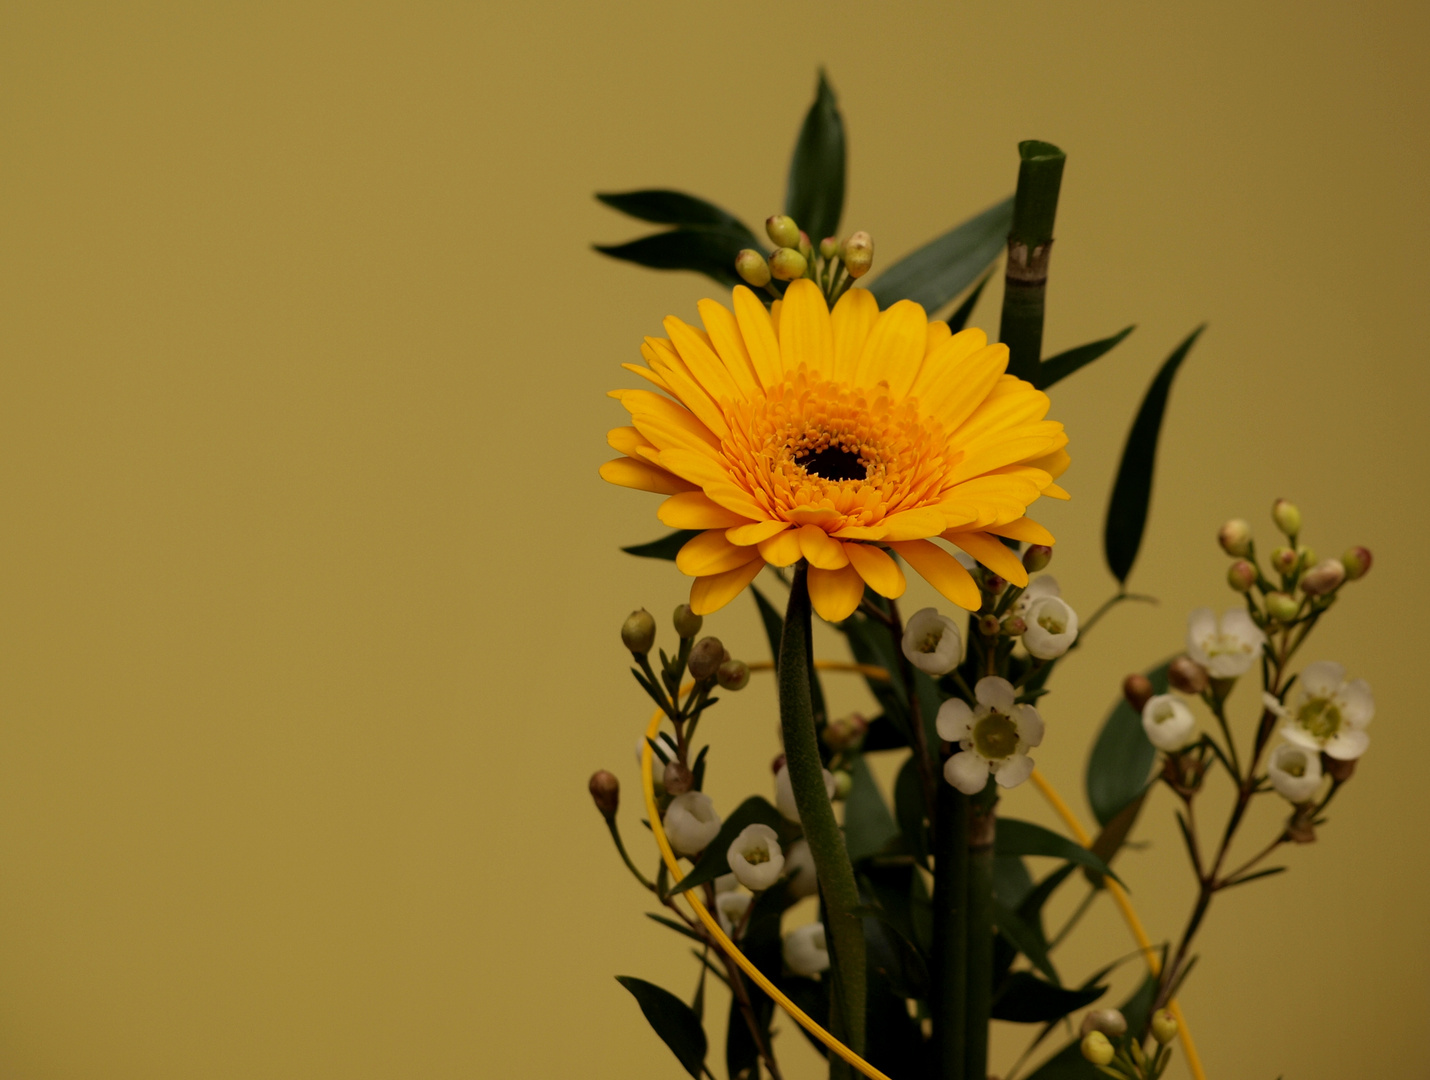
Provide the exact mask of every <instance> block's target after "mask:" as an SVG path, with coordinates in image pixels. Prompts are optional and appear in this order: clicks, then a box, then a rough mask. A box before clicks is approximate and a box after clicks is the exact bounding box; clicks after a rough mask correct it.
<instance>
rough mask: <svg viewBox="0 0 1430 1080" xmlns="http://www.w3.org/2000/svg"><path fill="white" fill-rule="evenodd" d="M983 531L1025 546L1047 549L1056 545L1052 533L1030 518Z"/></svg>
mask: <svg viewBox="0 0 1430 1080" xmlns="http://www.w3.org/2000/svg"><path fill="white" fill-rule="evenodd" d="M984 531H985V532H991V533H992V534H993V535H994V536H1006V537H1007V538H1008V539H1009V540H1021V541H1023V543H1025V544H1046V545H1047V546H1048V547H1052V546H1053V545H1054V544H1056V543H1057V541H1056V540H1055V539H1053V534H1052V533H1050V532H1048V530H1047V529H1045V528H1043V527H1042V526H1041V525H1039V524H1038V523H1037V522H1036V521H1034V520H1033V519H1032V518H1030V517H1021V518H1019V519H1018V520H1017V521H1010V522H1008V523H1007V524H1006V525H994V526H990V527H989V528H987V529H985V530H984ZM974 558H977V556H974Z"/></svg>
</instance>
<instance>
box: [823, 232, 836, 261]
mask: <svg viewBox="0 0 1430 1080" xmlns="http://www.w3.org/2000/svg"><path fill="white" fill-rule="evenodd" d="M837 254H839V237H837V236H826V237H825V238H824V239H823V240H821V241H820V242H819V257H820V258H821V259H825V260H826V261H827V260H829V259H832V258H834V256H835V255H837Z"/></svg>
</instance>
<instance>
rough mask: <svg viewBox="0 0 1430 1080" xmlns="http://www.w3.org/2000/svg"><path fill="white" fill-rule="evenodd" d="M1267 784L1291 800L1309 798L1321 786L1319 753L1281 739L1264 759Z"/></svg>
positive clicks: (1306, 799) (1305, 799) (1302, 800)
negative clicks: (1269, 756)
mask: <svg viewBox="0 0 1430 1080" xmlns="http://www.w3.org/2000/svg"><path fill="white" fill-rule="evenodd" d="M1266 772H1267V774H1268V775H1269V776H1270V777H1271V786H1272V787H1274V788H1275V789H1276V790H1277V791H1278V792H1280V793H1281V794H1282V795H1284V796H1285V797H1286V798H1287V799H1290V800H1291V801H1292V802H1293V803H1303V802H1309V801H1310V800H1311V797H1312V796H1313V795H1315V794H1316V789H1317V788H1319V787H1320V786H1321V755H1320V754H1319V753H1318V752H1317V751H1315V750H1311V749H1308V748H1307V747H1304V746H1299V745H1297V744H1296V743H1291V742H1286V743H1282V744H1281V745H1280V746H1278V747H1277V748H1276V749H1275V750H1273V751H1271V760H1270V761H1268V762H1267V763H1266Z"/></svg>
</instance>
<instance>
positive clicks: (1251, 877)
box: [1222, 866, 1286, 889]
mask: <svg viewBox="0 0 1430 1080" xmlns="http://www.w3.org/2000/svg"><path fill="white" fill-rule="evenodd" d="M1285 872H1286V867H1284V866H1272V867H1268V868H1267V869H1265V870H1257V871H1255V872H1254V873H1250V874H1243V875H1242V876H1241V877H1239V878H1236V879H1235V880H1234V881H1228V882H1227V883H1226V884H1224V885H1223V886H1222V888H1223V889H1230V888H1231V887H1232V886H1233V885H1245V884H1246V883H1247V882H1248V881H1255V880H1256V879H1257V878H1264V877H1270V876H1271V875H1272V874H1282V873H1285Z"/></svg>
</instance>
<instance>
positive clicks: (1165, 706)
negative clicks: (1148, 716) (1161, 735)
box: [1152, 701, 1177, 724]
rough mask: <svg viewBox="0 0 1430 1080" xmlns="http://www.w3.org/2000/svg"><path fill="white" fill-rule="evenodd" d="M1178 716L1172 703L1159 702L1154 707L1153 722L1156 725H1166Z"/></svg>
mask: <svg viewBox="0 0 1430 1080" xmlns="http://www.w3.org/2000/svg"><path fill="white" fill-rule="evenodd" d="M1176 715H1177V710H1176V709H1174V708H1173V707H1172V703H1171V702H1170V701H1159V702H1158V703H1157V704H1156V705H1154V706H1152V722H1153V723H1154V724H1165V723H1166V722H1167V721H1168V720H1171V719H1172V718H1174V717H1175V716H1176Z"/></svg>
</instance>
